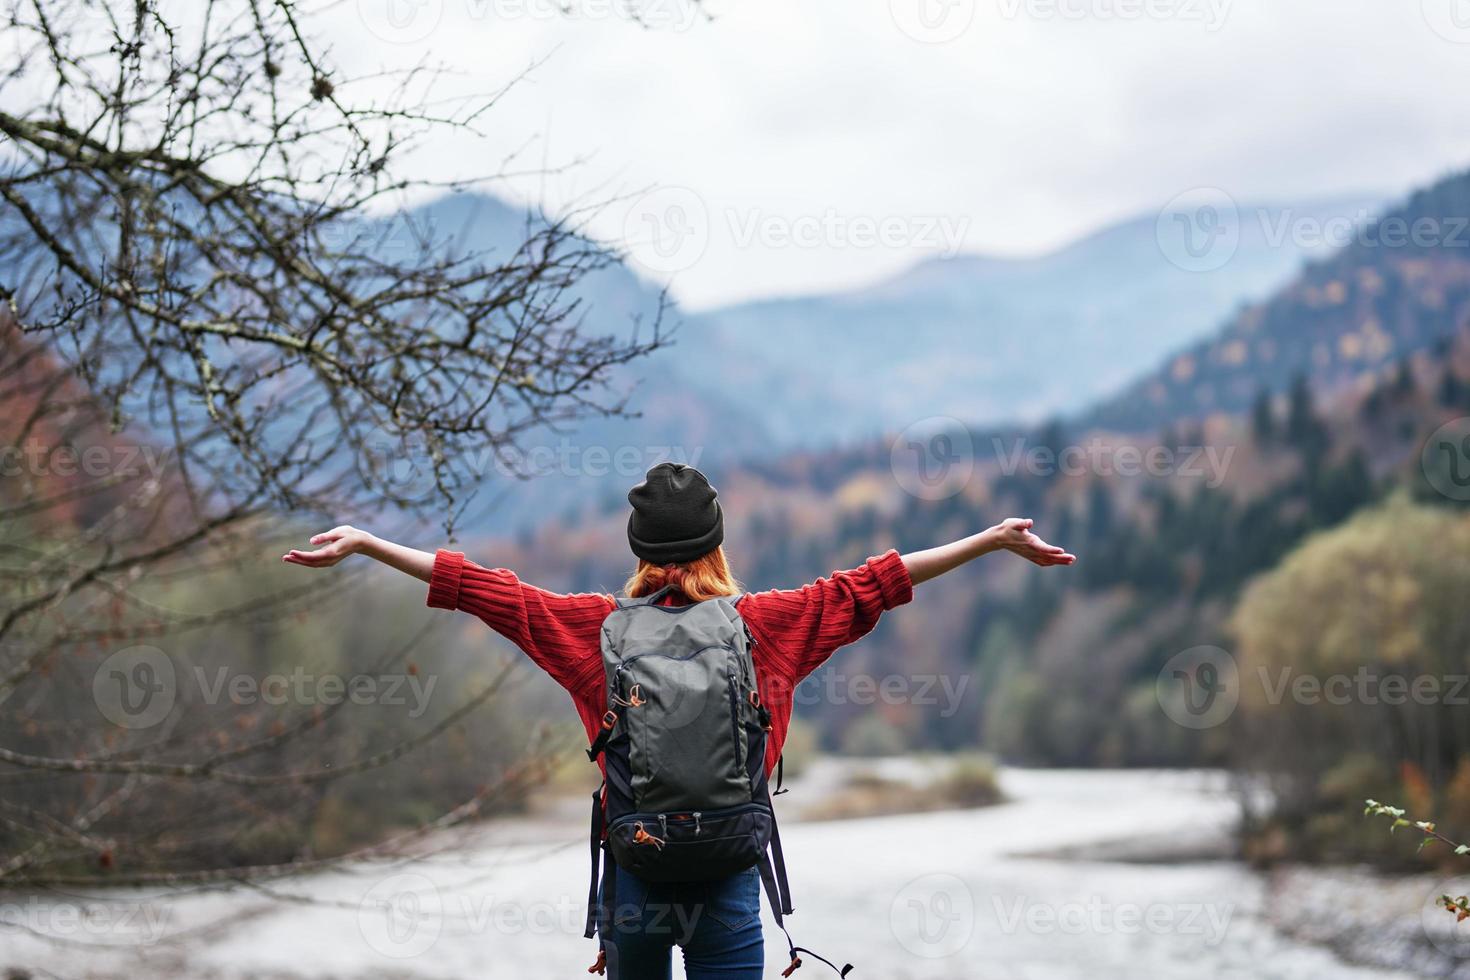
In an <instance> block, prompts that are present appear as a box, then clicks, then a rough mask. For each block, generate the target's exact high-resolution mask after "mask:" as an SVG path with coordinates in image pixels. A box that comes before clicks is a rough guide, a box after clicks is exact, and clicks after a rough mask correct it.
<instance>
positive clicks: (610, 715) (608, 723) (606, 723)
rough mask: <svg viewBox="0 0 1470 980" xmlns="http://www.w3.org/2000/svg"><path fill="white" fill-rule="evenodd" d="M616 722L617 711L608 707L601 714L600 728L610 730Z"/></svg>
mask: <svg viewBox="0 0 1470 980" xmlns="http://www.w3.org/2000/svg"><path fill="white" fill-rule="evenodd" d="M617 723H618V713H617V712H616V711H613V710H612V709H608V710H607V711H606V712H605V713H604V714H603V716H602V728H603V730H604V731H612V727H613V726H614V725H616V724H617Z"/></svg>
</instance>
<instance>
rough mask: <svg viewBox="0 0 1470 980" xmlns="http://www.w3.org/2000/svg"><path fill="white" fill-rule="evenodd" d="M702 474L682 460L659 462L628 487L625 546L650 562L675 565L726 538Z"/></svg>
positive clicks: (722, 518)
mask: <svg viewBox="0 0 1470 980" xmlns="http://www.w3.org/2000/svg"><path fill="white" fill-rule="evenodd" d="M716 496H717V494H716V493H715V488H714V487H712V486H710V484H709V480H707V479H705V477H704V474H703V473H701V472H699V470H696V469H695V468H694V467H692V466H685V465H683V464H682V463H659V464H658V465H657V466H655V467H654V468H653V469H651V470H649V471H648V473H647V474H646V475H645V476H644V477H643V482H642V483H640V484H638V485H637V486H636V487H634V488H633V489H632V490H629V491H628V503H630V504H632V505H633V513H632V514H630V515H628V546H629V547H630V548H632V549H633V554H635V555H637V556H638V557H639V558H642V559H643V560H644V561H651V562H653V563H654V564H655V565H679V564H683V563H684V562H688V561H693V560H694V559H696V558H698V557H700V556H701V555H705V554H708V553H709V552H711V551H714V550H715V549H716V548H718V547H719V546H720V543H721V542H722V541H724V540H725V515H724V513H723V512H722V511H721V510H720V502H719V501H718V500H716V499H715V498H716Z"/></svg>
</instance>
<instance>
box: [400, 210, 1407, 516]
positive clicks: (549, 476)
mask: <svg viewBox="0 0 1470 980" xmlns="http://www.w3.org/2000/svg"><path fill="white" fill-rule="evenodd" d="M1378 207H1379V204H1378V199H1377V198H1373V197H1369V196H1366V195H1365V196H1360V197H1353V198H1338V199H1332V200H1320V201H1310V202H1305V203H1302V204H1299V205H1293V206H1285V205H1274V206H1259V207H1238V208H1236V209H1235V212H1234V218H1233V222H1234V227H1235V230H1236V232H1237V233H1236V235H1235V239H1234V241H1233V245H1232V250H1231V252H1230V253H1229V255H1228V256H1227V257H1226V260H1223V261H1217V262H1215V263H1212V264H1211V265H1210V267H1208V268H1203V269H1201V268H1198V267H1196V266H1193V265H1191V263H1190V262H1189V261H1188V258H1189V257H1188V254H1187V253H1181V252H1180V251H1179V248H1178V243H1175V242H1172V241H1170V239H1169V236H1170V235H1171V234H1173V233H1174V232H1173V231H1172V230H1171V227H1170V222H1168V221H1167V219H1169V218H1172V217H1174V216H1173V215H1172V214H1170V213H1169V212H1168V211H1167V209H1165V211H1162V212H1160V213H1151V214H1145V215H1139V216H1135V217H1133V218H1131V219H1128V220H1125V221H1121V222H1119V223H1117V224H1114V225H1111V226H1108V227H1106V228H1103V229H1101V230H1099V231H1097V232H1095V233H1094V234H1091V235H1088V236H1086V237H1084V238H1083V239H1081V240H1079V241H1077V242H1074V243H1072V244H1070V245H1067V246H1066V247H1063V248H1061V249H1058V250H1056V251H1054V252H1051V253H1048V254H1045V255H1041V256H1037V257H1032V258H997V257H990V256H982V255H960V256H956V257H953V258H945V259H931V260H926V261H923V262H920V263H919V264H917V265H915V266H913V267H912V268H910V269H908V270H906V271H905V272H903V273H902V274H900V275H897V276H895V277H893V278H891V279H889V280H887V281H884V282H881V283H878V284H875V285H872V286H868V287H865V288H861V289H856V290H852V291H847V292H839V293H832V294H827V295H820V296H807V297H797V298H785V299H764V300H758V301H752V302H748V303H743V304H739V305H736V306H731V307H727V308H723V309H717V310H712V311H708V312H701V313H697V314H684V313H681V311H680V310H679V309H678V308H677V306H675V307H673V308H671V309H670V310H669V311H667V313H666V314H665V323H666V324H667V325H671V326H673V327H674V333H673V336H672V343H671V344H670V345H669V346H668V347H666V348H664V349H663V350H660V351H656V352H655V353H653V354H652V355H650V356H648V357H646V358H643V359H641V360H639V361H637V362H635V363H633V364H630V365H628V366H626V368H625V369H624V370H623V371H621V372H620V373H619V375H618V376H617V377H615V378H614V379H613V385H614V387H615V389H617V390H619V391H621V392H625V393H627V394H628V395H629V401H628V406H629V408H630V410H632V411H633V412H636V413H638V416H639V417H637V418H634V419H621V418H593V419H588V420H586V422H584V423H582V424H579V425H578V426H577V427H576V428H575V430H572V431H564V432H555V433H551V432H548V433H544V434H542V435H541V436H540V437H536V436H533V437H532V439H531V440H530V442H532V443H533V444H534V443H539V444H541V445H543V446H550V447H559V448H560V454H559V456H558V458H559V459H561V460H568V459H571V460H575V459H576V458H577V454H578V453H580V452H581V451H583V450H585V449H587V448H590V447H603V448H606V449H609V450H618V449H626V448H630V447H631V448H632V449H633V450H635V455H637V456H638V457H639V458H640V459H642V460H644V461H645V462H647V463H651V462H653V461H655V459H656V458H658V457H660V456H668V457H672V458H678V459H684V460H686V461H689V462H695V463H698V462H700V461H703V463H705V464H706V465H720V464H724V463H734V462H736V461H742V460H743V461H750V462H757V461H760V460H770V459H773V458H775V457H777V456H779V455H781V454H783V453H786V452H790V451H793V450H800V449H809V450H819V449H822V448H824V447H831V446H837V445H844V444H853V443H860V442H862V441H864V440H869V439H873V438H877V437H880V436H882V435H883V434H885V433H890V432H893V431H897V430H899V429H902V428H904V427H905V426H906V425H908V424H909V423H911V422H914V421H917V420H919V419H924V418H927V417H931V416H948V417H953V418H956V419H962V420H964V422H966V423H968V424H980V425H984V424H1002V423H1028V422H1034V421H1036V420H1040V419H1043V418H1047V417H1050V416H1053V415H1058V414H1065V413H1077V412H1080V411H1084V410H1086V409H1087V408H1088V407H1090V406H1092V405H1093V404H1095V403H1097V402H1099V401H1100V400H1101V399H1103V398H1104V397H1106V396H1108V395H1110V394H1112V393H1114V392H1116V391H1118V390H1120V389H1121V388H1122V387H1123V386H1124V385H1125V384H1127V383H1128V382H1129V381H1131V380H1133V379H1135V378H1136V377H1137V376H1138V373H1139V369H1140V366H1142V365H1147V364H1149V363H1152V362H1156V361H1158V360H1160V359H1162V358H1164V357H1165V356H1166V355H1168V354H1169V353H1171V352H1173V351H1177V350H1180V349H1182V348H1185V347H1186V346H1187V345H1189V344H1192V343H1195V342H1197V341H1199V340H1200V339H1201V338H1202V337H1205V336H1206V335H1207V334H1208V333H1209V331H1210V330H1212V329H1213V328H1215V327H1217V326H1218V325H1219V324H1220V323H1221V322H1224V321H1226V320H1227V319H1228V318H1229V317H1231V316H1232V315H1233V314H1234V313H1235V312H1236V311H1238V310H1239V309H1241V308H1243V307H1245V306H1246V305H1247V304H1248V303H1249V302H1251V301H1253V300H1259V299H1260V298H1262V297H1264V296H1266V295H1268V294H1269V292H1270V291H1271V290H1272V289H1274V288H1277V287H1279V286H1281V285H1283V284H1284V283H1286V282H1288V281H1289V280H1290V279H1291V277H1292V276H1293V275H1295V274H1297V273H1298V272H1300V270H1301V269H1302V268H1303V265H1304V263H1308V262H1310V261H1313V260H1316V259H1321V258H1322V257H1324V256H1325V255H1327V254H1329V249H1328V247H1327V246H1326V245H1324V244H1323V243H1322V242H1321V241H1318V240H1313V239H1310V238H1308V237H1306V236H1301V235H1296V234H1292V233H1289V232H1288V233H1283V231H1282V229H1295V228H1300V227H1323V226H1331V224H1332V223H1334V222H1336V223H1337V224H1338V225H1343V224H1344V223H1346V224H1350V225H1352V226H1354V227H1357V226H1360V225H1362V224H1364V223H1365V222H1366V220H1367V218H1368V216H1369V215H1371V214H1373V213H1374V212H1375V211H1376V210H1377V208H1378ZM412 217H413V218H414V220H415V221H417V222H419V223H420V224H427V225H428V226H429V227H430V228H431V230H432V231H433V233H435V234H437V235H440V236H447V237H449V238H451V239H452V240H453V241H454V244H455V246H456V247H460V248H464V249H466V250H471V249H474V250H480V249H494V248H496V247H507V246H508V245H509V243H512V242H515V241H518V238H516V237H515V236H517V235H519V234H521V233H522V232H523V230H524V223H525V221H526V217H525V216H524V215H523V214H522V213H520V212H517V211H516V210H515V209H513V208H511V207H509V206H508V205H506V204H504V203H502V202H500V201H498V200H496V199H494V198H490V197H486V196H483V195H475V194H460V195H454V196H450V197H445V198H441V199H439V200H437V201H435V202H432V203H431V204H428V205H426V206H425V207H424V208H421V209H420V210H419V211H418V212H415V213H414V214H413V215H412ZM1190 217H1191V216H1189V215H1186V216H1185V218H1190ZM1181 258H1182V259H1183V260H1182V261H1181ZM660 295H661V291H660V290H659V289H658V288H657V287H655V286H653V285H651V284H648V283H646V282H644V281H642V280H640V279H639V278H638V277H637V276H636V275H634V274H633V273H632V272H631V271H630V270H629V269H628V268H627V267H626V266H623V265H614V266H610V267H608V268H606V269H603V270H600V271H598V272H596V273H593V274H591V275H590V276H588V277H587V279H586V280H584V281H583V282H582V283H581V285H580V287H579V297H580V298H581V299H582V300H583V302H585V304H586V306H587V309H588V310H589V315H588V320H587V324H588V329H589V330H595V331H599V332H601V331H606V332H612V333H618V332H621V331H624V330H626V329H628V328H629V326H630V324H632V323H634V322H635V321H637V322H641V323H644V324H647V323H648V322H649V321H650V320H651V319H652V318H653V317H654V316H655V315H656V312H657V310H658V308H659V301H660ZM603 475H606V474H603V473H600V472H599V473H589V472H587V471H586V469H585V468H583V467H579V466H578V465H576V464H575V462H573V463H571V464H570V465H560V466H559V468H558V470H557V471H554V472H553V471H546V470H543V471H541V472H539V473H538V476H539V477H540V479H538V482H537V493H536V494H535V495H530V494H522V493H517V492H515V491H514V490H511V491H510V492H508V493H505V494H500V495H497V496H496V499H495V502H494V506H493V507H490V508H487V509H485V510H483V511H481V512H479V515H478V516H477V517H476V518H475V519H474V521H472V522H471V524H469V525H467V530H469V531H471V532H476V531H479V532H492V531H506V530H510V529H516V528H520V529H524V528H527V527H532V526H534V525H536V524H538V523H539V522H541V521H543V520H545V519H546V518H547V517H548V516H553V515H562V514H565V513H566V512H567V511H568V510H569V509H573V508H585V507H586V506H587V502H588V501H589V500H592V501H594V502H595V504H594V506H597V507H601V506H614V505H616V504H617V503H618V502H619V497H620V495H619V494H618V493H613V492H612V491H610V490H608V489H607V487H606V486H605V483H606V482H607V481H603V480H601V479H600V477H601V476H603ZM629 475H630V474H627V473H618V474H616V476H617V480H614V481H612V482H615V483H618V484H619V485H620V486H621V485H625V484H626V483H627V482H628V481H627V480H626V479H625V478H626V477H627V476H629ZM589 477H590V479H589ZM599 495H601V496H600V497H599Z"/></svg>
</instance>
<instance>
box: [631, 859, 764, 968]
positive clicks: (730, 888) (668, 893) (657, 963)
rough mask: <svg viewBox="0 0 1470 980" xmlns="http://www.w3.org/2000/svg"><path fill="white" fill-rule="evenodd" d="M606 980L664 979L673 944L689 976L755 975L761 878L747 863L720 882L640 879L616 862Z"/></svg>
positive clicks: (760, 952)
mask: <svg viewBox="0 0 1470 980" xmlns="http://www.w3.org/2000/svg"><path fill="white" fill-rule="evenodd" d="M616 874H617V876H618V881H617V888H616V890H615V894H614V895H613V908H612V926H611V928H610V929H609V930H607V932H608V934H607V935H606V936H605V937H604V938H605V939H606V940H608V941H607V942H606V944H605V946H604V949H605V950H606V952H607V967H608V969H607V975H608V978H609V980H670V978H671V976H672V974H671V972H670V971H671V969H672V967H671V965H670V960H671V957H672V953H673V950H674V947H675V946H679V947H681V948H682V949H683V950H684V975H685V977H687V978H688V980H760V976H761V970H762V967H763V966H764V964H765V940H764V938H763V936H762V934H761V879H760V874H759V872H757V871H756V869H755V868H747V869H746V870H744V871H742V872H740V873H739V874H736V875H731V876H730V877H729V878H724V879H721V880H720V881H698V882H683V883H677V884H674V883H668V882H646V881H643V880H642V879H641V878H637V877H634V876H633V875H631V874H629V873H628V872H626V871H624V870H623V869H622V868H617V869H616Z"/></svg>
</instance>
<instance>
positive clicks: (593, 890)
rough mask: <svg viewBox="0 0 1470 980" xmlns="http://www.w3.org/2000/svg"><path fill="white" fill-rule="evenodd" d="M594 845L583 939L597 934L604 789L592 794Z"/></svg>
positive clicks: (592, 842) (592, 834)
mask: <svg viewBox="0 0 1470 980" xmlns="http://www.w3.org/2000/svg"><path fill="white" fill-rule="evenodd" d="M589 840H590V841H591V844H592V884H591V885H589V886H588V887H587V928H586V930H585V931H584V932H583V933H582V935H583V937H585V938H587V939H591V938H592V937H593V936H594V935H596V934H597V920H598V911H599V908H598V904H599V903H598V900H597V861H598V858H599V857H600V856H601V855H600V854H599V853H598V852H600V851H601V850H602V787H601V786H599V787H597V791H596V792H595V793H593V794H592V833H591V836H590V838H589Z"/></svg>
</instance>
